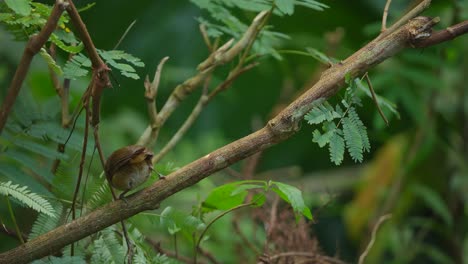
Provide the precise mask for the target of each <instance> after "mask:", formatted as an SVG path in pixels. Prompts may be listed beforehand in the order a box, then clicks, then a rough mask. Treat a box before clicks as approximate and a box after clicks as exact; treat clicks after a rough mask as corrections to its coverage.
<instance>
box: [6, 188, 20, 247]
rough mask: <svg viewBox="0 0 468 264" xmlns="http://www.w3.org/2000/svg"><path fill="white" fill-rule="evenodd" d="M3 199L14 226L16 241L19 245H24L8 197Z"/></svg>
mask: <svg viewBox="0 0 468 264" xmlns="http://www.w3.org/2000/svg"><path fill="white" fill-rule="evenodd" d="M5 199H6V204H7V207H8V212H9V213H10V217H11V221H12V222H13V225H14V226H15V230H16V235H17V236H18V239H19V241H20V242H21V244H24V240H23V236H21V230H20V229H19V226H18V223H17V222H16V217H15V213H14V212H13V208H12V207H11V203H10V198H9V197H8V195H7V196H5Z"/></svg>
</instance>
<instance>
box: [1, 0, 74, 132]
mask: <svg viewBox="0 0 468 264" xmlns="http://www.w3.org/2000/svg"><path fill="white" fill-rule="evenodd" d="M67 5H68V4H67V3H66V2H64V1H63V0H57V1H56V2H55V5H54V7H53V8H52V11H51V13H50V16H49V18H48V19H47V22H46V24H45V25H44V27H43V28H42V30H41V31H40V32H39V33H38V34H36V35H34V36H32V37H31V38H30V39H29V41H28V43H27V44H26V47H25V48H24V52H23V55H22V57H21V60H20V63H19V65H18V68H17V69H16V72H15V75H14V76H13V80H12V81H11V84H10V87H9V88H8V93H7V95H6V96H5V99H4V100H3V104H2V107H1V109H0V134H1V133H2V131H3V128H4V127H5V124H6V121H7V119H8V116H9V115H10V112H11V108H12V107H13V104H14V103H15V100H16V97H18V94H19V92H20V89H21V86H22V84H23V81H24V78H25V77H26V74H27V73H28V70H29V65H31V61H32V59H33V57H34V55H36V54H37V53H38V52H39V51H40V50H41V48H42V46H44V44H45V43H46V41H47V40H48V39H49V37H50V35H51V34H52V32H54V30H55V28H56V27H57V23H58V20H59V19H60V16H61V15H62V13H63V11H64V10H65V8H66V7H67Z"/></svg>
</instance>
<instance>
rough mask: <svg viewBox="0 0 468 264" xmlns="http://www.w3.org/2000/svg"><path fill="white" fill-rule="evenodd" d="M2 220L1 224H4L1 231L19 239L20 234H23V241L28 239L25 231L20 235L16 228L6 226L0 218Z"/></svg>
mask: <svg viewBox="0 0 468 264" xmlns="http://www.w3.org/2000/svg"><path fill="white" fill-rule="evenodd" d="M0 222H1V225H2V228H0V232H2V233H4V234H5V235H7V236H10V237H13V238H15V239H19V236H21V237H22V238H23V241H27V240H28V236H26V235H25V234H24V233H21V234H20V235H18V233H17V232H16V231H15V230H12V229H10V228H8V227H6V226H5V224H4V223H3V221H1V219H0ZM15 229H16V228H15Z"/></svg>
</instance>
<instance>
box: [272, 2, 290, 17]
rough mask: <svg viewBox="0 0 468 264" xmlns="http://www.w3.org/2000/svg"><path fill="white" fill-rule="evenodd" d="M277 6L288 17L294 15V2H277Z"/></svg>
mask: <svg viewBox="0 0 468 264" xmlns="http://www.w3.org/2000/svg"><path fill="white" fill-rule="evenodd" d="M275 5H276V7H277V8H278V9H279V10H280V11H281V12H283V13H285V14H286V15H292V14H293V13H294V0H276V1H275Z"/></svg>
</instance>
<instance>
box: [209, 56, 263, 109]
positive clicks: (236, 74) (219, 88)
mask: <svg viewBox="0 0 468 264" xmlns="http://www.w3.org/2000/svg"><path fill="white" fill-rule="evenodd" d="M257 65H258V62H254V63H251V64H249V65H247V66H245V67H242V68H237V67H236V69H234V70H232V71H231V72H229V74H228V77H227V78H226V80H225V81H224V82H222V83H221V84H220V85H218V86H217V87H216V88H215V89H213V91H211V93H210V94H209V95H208V100H209V101H211V100H212V99H213V98H214V97H215V96H216V95H217V94H219V93H220V92H222V91H224V90H226V89H227V88H229V86H231V84H232V83H233V82H234V81H235V80H236V79H237V78H238V77H239V76H240V75H241V74H243V73H245V72H246V71H248V70H250V69H252V68H254V67H256V66H257Z"/></svg>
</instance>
